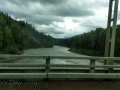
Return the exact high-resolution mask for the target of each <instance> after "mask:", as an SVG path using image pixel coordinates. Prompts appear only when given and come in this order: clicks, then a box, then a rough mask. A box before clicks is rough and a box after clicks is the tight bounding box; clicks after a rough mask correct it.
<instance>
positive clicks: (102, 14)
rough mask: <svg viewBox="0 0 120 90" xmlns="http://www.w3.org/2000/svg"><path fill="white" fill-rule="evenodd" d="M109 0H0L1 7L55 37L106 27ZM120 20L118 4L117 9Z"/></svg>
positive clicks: (119, 19) (18, 18)
mask: <svg viewBox="0 0 120 90" xmlns="http://www.w3.org/2000/svg"><path fill="white" fill-rule="evenodd" d="M108 6H109V0H0V11H2V12H4V13H8V14H10V15H11V16H12V17H13V18H15V19H17V20H20V19H23V20H25V21H28V22H29V23H31V24H33V25H34V26H35V28H36V29H37V30H38V31H40V32H44V33H46V34H49V35H51V36H53V37H55V38H65V37H71V36H74V35H78V34H82V33H84V32H88V31H90V30H95V28H97V27H103V28H106V27H107V16H108ZM118 14H119V15H118V21H117V23H118V24H120V4H119V12H118Z"/></svg>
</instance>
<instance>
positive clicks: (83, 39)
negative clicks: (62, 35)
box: [55, 25, 120, 56]
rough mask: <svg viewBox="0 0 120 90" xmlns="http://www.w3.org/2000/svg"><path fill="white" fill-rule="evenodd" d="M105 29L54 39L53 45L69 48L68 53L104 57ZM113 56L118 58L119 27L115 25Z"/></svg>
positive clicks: (119, 43) (119, 53) (119, 44)
mask: <svg viewBox="0 0 120 90" xmlns="http://www.w3.org/2000/svg"><path fill="white" fill-rule="evenodd" d="M105 39H106V29H104V28H96V29H95V30H91V31H90V32H87V33H83V34H81V35H80V36H77V37H72V38H68V39H55V44H57V45H63V46H68V47H70V48H71V49H70V51H72V52H76V53H81V54H85V55H90V56H92V55H93V56H104V50H105ZM115 56H120V25H117V30H116V40H115Z"/></svg>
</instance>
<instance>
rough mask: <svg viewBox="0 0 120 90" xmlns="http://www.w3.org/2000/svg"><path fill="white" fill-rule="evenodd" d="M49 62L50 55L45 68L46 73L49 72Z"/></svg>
mask: <svg viewBox="0 0 120 90" xmlns="http://www.w3.org/2000/svg"><path fill="white" fill-rule="evenodd" d="M49 64H50V57H49V56H48V57H47V58H46V69H45V72H46V73H49Z"/></svg>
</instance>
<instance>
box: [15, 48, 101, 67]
mask: <svg viewBox="0 0 120 90" xmlns="http://www.w3.org/2000/svg"><path fill="white" fill-rule="evenodd" d="M68 50H69V48H67V47H61V46H54V47H53V48H38V49H28V50H24V53H23V55H45V56H81V57H83V56H86V55H82V54H76V53H72V52H70V51H68ZM14 63H37V64H38V63H40V64H44V63H45V59H33V58H32V59H30V58H24V59H22V60H16V61H15V62H14ZM89 63H90V62H89V60H75V59H74V60H73V59H72V60H71V59H70V60H68V59H52V60H51V64H82V65H86V64H89ZM96 64H100V62H96Z"/></svg>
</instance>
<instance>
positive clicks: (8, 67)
mask: <svg viewBox="0 0 120 90" xmlns="http://www.w3.org/2000/svg"><path fill="white" fill-rule="evenodd" d="M4 58H8V59H9V58H21V59H23V58H33V59H35V58H38V59H45V60H46V63H45V64H32V63H26V64H25V63H23V64H22V63H0V71H1V73H0V79H12V78H14V79H17V78H19V79H25V78H26V79H29V78H70V79H71V78H85V79H86V78H101V79H106V78H107V79H120V74H119V71H120V65H95V62H96V61H97V62H98V61H99V60H100V61H101V60H103V61H104V60H113V61H120V57H76V56H75V57H74V56H39V55H0V59H1V60H2V59H4ZM51 59H52V60H53V59H72V60H78V59H79V60H90V64H89V65H80V64H51V63H50V61H51ZM80 68H82V69H80ZM85 68H88V70H89V71H88V72H87V73H86V72H78V70H79V71H82V70H83V71H85ZM97 68H104V69H105V72H100V73H97ZM115 68H117V69H115ZM41 69H42V70H43V69H44V71H43V72H34V73H31V72H30V73H29V72H28V70H29V71H30V70H31V71H34V70H38V71H40V70H41ZM15 70H17V71H20V70H22V71H21V73H14V72H12V73H11V72H7V71H15ZM51 70H54V71H56V72H51ZM60 70H64V71H65V72H59V71H60ZM74 70H77V72H74ZM115 70H117V71H116V72H114V71H115ZM23 71H24V73H23ZM25 71H27V72H25ZM69 71H71V72H69ZM3 72H4V73H3Z"/></svg>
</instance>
